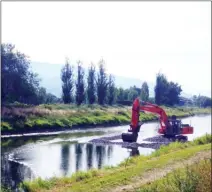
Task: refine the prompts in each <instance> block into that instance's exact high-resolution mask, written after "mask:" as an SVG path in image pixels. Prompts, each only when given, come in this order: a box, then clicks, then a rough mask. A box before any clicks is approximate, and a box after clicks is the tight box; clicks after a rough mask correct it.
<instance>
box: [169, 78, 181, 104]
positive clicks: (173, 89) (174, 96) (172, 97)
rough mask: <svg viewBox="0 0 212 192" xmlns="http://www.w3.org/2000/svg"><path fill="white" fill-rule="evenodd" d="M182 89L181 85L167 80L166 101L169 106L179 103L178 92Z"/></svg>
mask: <svg viewBox="0 0 212 192" xmlns="http://www.w3.org/2000/svg"><path fill="white" fill-rule="evenodd" d="M181 91H182V89H181V86H180V85H178V84H177V83H174V82H172V81H171V82H169V86H168V94H167V103H166V104H168V105H170V106H173V105H175V104H179V101H180V98H179V97H180V93H181Z"/></svg>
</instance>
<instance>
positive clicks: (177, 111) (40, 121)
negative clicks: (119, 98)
mask: <svg viewBox="0 0 212 192" xmlns="http://www.w3.org/2000/svg"><path fill="white" fill-rule="evenodd" d="M163 108H164V109H165V111H166V112H167V114H168V116H171V115H176V116H177V117H187V116H191V115H195V114H209V113H211V108H206V109H203V108H180V107H179V108H168V107H163ZM130 118H131V107H126V106H113V107H109V106H99V105H92V106H89V105H84V106H80V107H77V106H75V105H63V104H57V105H56V104H55V105H40V106H36V107H33V106H27V105H21V106H19V105H18V106H14V105H11V106H7V107H2V109H1V132H2V134H7V133H24V132H25V133H29V132H42V131H59V130H65V129H71V128H72V129H73V128H77V127H80V128H83V127H97V126H115V125H121V124H128V123H129V122H130ZM140 119H141V121H144V122H146V121H151V120H155V119H157V118H156V117H155V116H154V115H152V114H143V113H141V114H140Z"/></svg>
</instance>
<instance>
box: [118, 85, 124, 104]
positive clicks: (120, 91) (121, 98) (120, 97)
mask: <svg viewBox="0 0 212 192" xmlns="http://www.w3.org/2000/svg"><path fill="white" fill-rule="evenodd" d="M124 91H125V90H124V89H123V88H121V87H120V88H119V89H118V90H117V100H118V101H124Z"/></svg>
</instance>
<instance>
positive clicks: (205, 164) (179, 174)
mask: <svg viewBox="0 0 212 192" xmlns="http://www.w3.org/2000/svg"><path fill="white" fill-rule="evenodd" d="M163 191H167V192H172V191H174V192H206V191H211V158H210V159H204V160H201V161H200V162H195V163H194V164H193V165H190V166H186V168H180V169H177V170H174V171H173V172H171V173H169V174H167V175H166V176H165V177H164V178H162V179H159V180H156V181H154V182H152V183H150V184H146V185H143V186H141V187H140V189H138V190H137V192H163Z"/></svg>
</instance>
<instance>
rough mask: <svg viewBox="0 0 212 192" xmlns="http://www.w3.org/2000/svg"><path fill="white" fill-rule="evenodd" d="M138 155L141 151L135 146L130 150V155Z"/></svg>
mask: <svg viewBox="0 0 212 192" xmlns="http://www.w3.org/2000/svg"><path fill="white" fill-rule="evenodd" d="M137 155H140V152H139V150H138V148H133V149H132V150H131V151H130V156H137Z"/></svg>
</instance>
